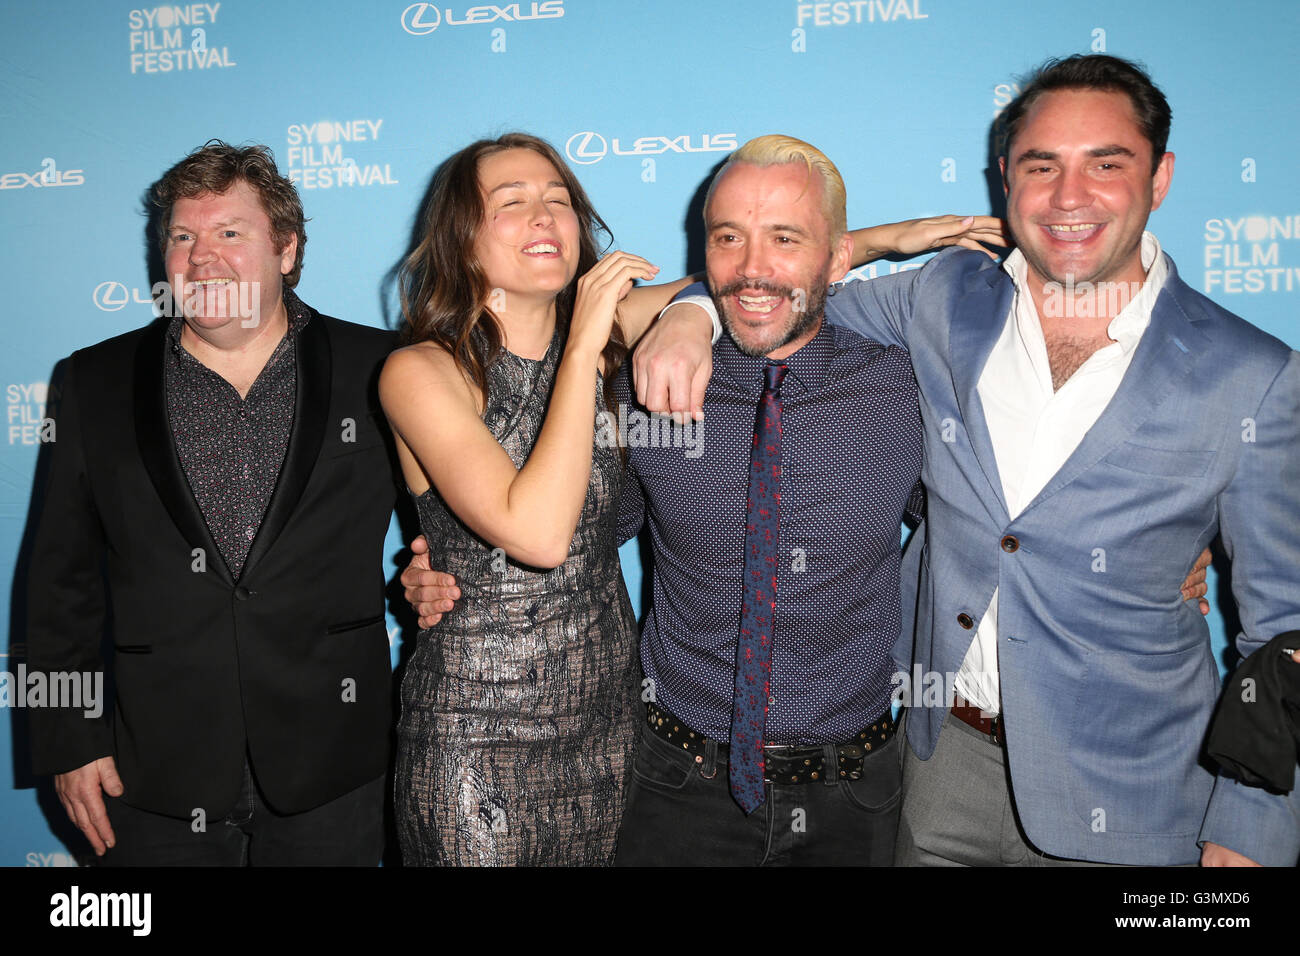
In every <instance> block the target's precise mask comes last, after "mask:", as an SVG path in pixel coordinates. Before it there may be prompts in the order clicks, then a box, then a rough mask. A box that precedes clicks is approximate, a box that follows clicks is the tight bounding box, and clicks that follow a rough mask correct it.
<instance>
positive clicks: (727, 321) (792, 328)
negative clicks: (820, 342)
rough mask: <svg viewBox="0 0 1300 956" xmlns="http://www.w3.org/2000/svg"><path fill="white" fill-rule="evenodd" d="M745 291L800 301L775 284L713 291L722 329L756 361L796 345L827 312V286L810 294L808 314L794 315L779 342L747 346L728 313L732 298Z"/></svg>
mask: <svg viewBox="0 0 1300 956" xmlns="http://www.w3.org/2000/svg"><path fill="white" fill-rule="evenodd" d="M742 290H749V291H755V292H762V293H765V294H767V295H779V296H783V297H785V298H787V299H789V300H790V301H791V302H794V301H796V300H795V290H794V289H791V288H789V287H788V286H779V285H776V284H775V283H772V282H761V281H757V282H756V281H752V280H751V281H745V282H739V281H737V282H732V283H730V284H729V285H725V286H723V287H722V288H721V289H717V290H710V293H711V294H712V296H713V304H714V305H715V306H716V307H717V310H718V316H719V317H720V318H721V320H722V327H723V328H724V329H725V330H726V332H727V335H729V336H730V337H731V341H732V342H734V343H735V344H736V348H738V349H740V351H742V352H744V353H745V354H746V355H749V356H752V357H754V358H763V357H764V356H766V355H767V354H768V353H769V352H775V351H776V350H777V349H779V348H781V347H783V346H785V345H788V344H789V343H790V342H793V341H794V340H795V339H797V338H799V337H800V336H801V335H803V334H804V333H805V332H807V331H808V330H809V329H811V328H813V326H815V325H816V324H817V323H818V322H820V321H821V320H822V316H823V315H824V314H825V312H826V285H825V283H823V284H821V285H819V286H816V287H815V288H813V289H810V290H808V292H807V293H806V299H805V301H804V306H805V308H804V310H803V311H802V312H799V311H793V312H792V313H791V318H792V320H793V321H791V323H790V324H789V325H788V326H786V328H785V330H784V332H782V334H781V338H780V340H779V341H775V342H770V343H767V342H765V343H762V344H760V345H747V344H745V343H744V342H742V341H741V340H740V338H739V336H738V335H737V334H736V330H735V328H734V327H733V326H732V322H731V316H730V314H729V313H728V311H727V305H726V300H727V299H728V297H730V296H733V295H735V294H736V293H738V292H741V291H742Z"/></svg>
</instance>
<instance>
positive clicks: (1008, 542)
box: [1002, 534, 1020, 554]
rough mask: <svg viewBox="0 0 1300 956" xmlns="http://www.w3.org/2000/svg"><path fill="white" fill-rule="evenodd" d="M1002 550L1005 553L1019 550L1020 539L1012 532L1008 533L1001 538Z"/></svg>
mask: <svg viewBox="0 0 1300 956" xmlns="http://www.w3.org/2000/svg"><path fill="white" fill-rule="evenodd" d="M1002 550H1003V551H1005V552H1006V553H1007V554H1014V553H1015V552H1016V551H1019V550H1020V541H1019V539H1017V538H1016V536H1015V535H1014V534H1009V535H1007V536H1006V537H1005V538H1003V539H1002Z"/></svg>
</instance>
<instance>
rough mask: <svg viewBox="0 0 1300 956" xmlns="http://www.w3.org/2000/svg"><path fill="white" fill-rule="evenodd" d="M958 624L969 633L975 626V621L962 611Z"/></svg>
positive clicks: (958, 616)
mask: <svg viewBox="0 0 1300 956" xmlns="http://www.w3.org/2000/svg"><path fill="white" fill-rule="evenodd" d="M957 623H958V624H960V625H961V626H962V627H964V628H966V630H968V631H969V630H970V629H971V628H972V627H974V626H975V619H974V618H973V617H971V616H970V615H969V614H967V613H966V612H965V611H962V612H961V613H960V614H958V615H957Z"/></svg>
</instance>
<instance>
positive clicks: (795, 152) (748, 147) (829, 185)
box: [704, 133, 848, 240]
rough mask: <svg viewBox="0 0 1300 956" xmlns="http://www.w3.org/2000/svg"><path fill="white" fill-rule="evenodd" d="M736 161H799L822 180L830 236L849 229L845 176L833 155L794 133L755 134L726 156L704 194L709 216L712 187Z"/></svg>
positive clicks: (777, 163) (768, 163)
mask: <svg viewBox="0 0 1300 956" xmlns="http://www.w3.org/2000/svg"><path fill="white" fill-rule="evenodd" d="M736 163H749V164H750V165H751V166H760V167H765V166H784V165H786V164H787V163H800V164H802V165H803V166H804V168H805V169H807V170H808V173H809V176H811V175H812V173H813V172H817V173H818V174H820V177H821V183H822V211H823V212H824V213H825V214H826V221H827V222H828V223H829V224H830V227H831V239H832V240H835V239H838V238H839V237H840V236H842V235H844V233H845V232H846V231H847V230H848V216H847V214H846V212H845V209H844V206H845V192H844V177H843V176H841V175H840V171H839V170H838V169H837V168H836V167H835V164H834V163H832V162H831V161H830V158H829V157H828V156H827V155H826V154H825V153H823V152H822V151H821V150H820V149H818V148H817V147H816V146H813V145H812V144H811V143H805V142H804V141H803V140H801V139H795V138H794V137H793V136H783V135H781V134H780V133H769V134H767V135H766V136H756V137H754V138H753V139H751V140H750V141H749V142H747V143H745V144H744V145H743V146H741V147H740V149H738V150H736V151H735V152H734V153H732V154H731V155H730V156H728V157H727V161H726V162H725V163H723V165H722V168H721V169H719V170H718V175H716V176H714V177H713V182H711V183H710V184H709V191H708V193H707V194H706V195H705V197H704V210H705V213H706V215H707V213H708V209H709V203H710V202H711V201H712V199H713V189H714V187H715V186H717V184H718V181H719V180H720V179H722V176H723V174H724V173H725V172H726V171H727V170H728V169H730V168H731V167H732V166H733V165H734V164H736Z"/></svg>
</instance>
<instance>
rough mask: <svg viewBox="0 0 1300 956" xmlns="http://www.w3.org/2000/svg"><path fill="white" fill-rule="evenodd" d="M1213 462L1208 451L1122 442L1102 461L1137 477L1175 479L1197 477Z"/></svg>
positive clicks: (1211, 455) (1212, 455)
mask: <svg viewBox="0 0 1300 956" xmlns="http://www.w3.org/2000/svg"><path fill="white" fill-rule="evenodd" d="M1213 460H1214V452H1212V451H1183V450H1181V449H1170V448H1149V447H1148V446H1146V445H1138V444H1135V443H1133V442H1125V443H1124V444H1122V445H1120V446H1119V447H1118V448H1116V449H1115V450H1114V451H1112V452H1111V453H1110V454H1109V455H1107V456H1106V457H1105V458H1103V459H1102V461H1104V462H1106V463H1107V464H1110V465H1114V466H1115V467H1116V468H1123V469H1124V470H1125V471H1133V472H1137V473H1138V474H1139V475H1168V476H1170V477H1176V478H1200V477H1201V476H1203V475H1204V474H1205V472H1206V471H1207V470H1208V469H1209V467H1210V462H1212V461H1213Z"/></svg>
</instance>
